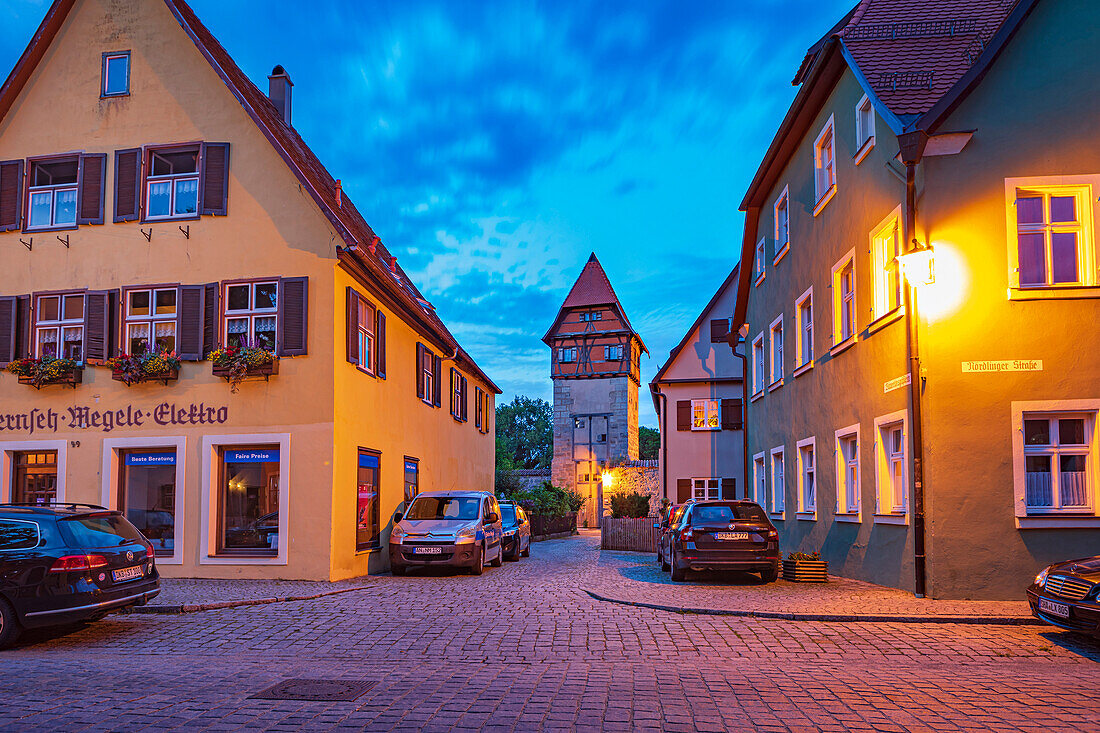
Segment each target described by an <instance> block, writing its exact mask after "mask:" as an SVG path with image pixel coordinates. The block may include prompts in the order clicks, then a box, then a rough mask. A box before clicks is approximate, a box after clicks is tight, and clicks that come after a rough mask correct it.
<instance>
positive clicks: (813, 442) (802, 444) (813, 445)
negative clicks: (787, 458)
mask: <svg viewBox="0 0 1100 733" xmlns="http://www.w3.org/2000/svg"><path fill="white" fill-rule="evenodd" d="M807 452H809V455H810V464H809V466H808V467H807V465H806V453H807ZM795 455H796V456H797V459H798V497H797V499H798V511H797V516H798V518H799V519H814V520H816V519H817V490H818V487H819V482H818V480H817V475H818V474H817V464H818V458H817V438H816V437H814V436H811V437H809V438H803V439H802V440H800V441H798V442H797V443H795ZM807 476H808V477H809V485H810V488H811V489H812V490H813V501H812V502H810V501H807V498H808V497H807V496H806V487H807V481H806V479H807Z"/></svg>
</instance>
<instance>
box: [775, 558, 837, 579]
mask: <svg viewBox="0 0 1100 733" xmlns="http://www.w3.org/2000/svg"><path fill="white" fill-rule="evenodd" d="M828 570H829V563H828V561H826V560H784V561H783V580H789V581H791V582H793V583H827V582H829V574H828Z"/></svg>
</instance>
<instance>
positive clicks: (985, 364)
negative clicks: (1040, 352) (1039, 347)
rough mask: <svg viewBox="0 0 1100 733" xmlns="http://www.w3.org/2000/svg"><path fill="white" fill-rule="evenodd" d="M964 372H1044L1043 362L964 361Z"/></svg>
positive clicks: (1026, 360) (1029, 360)
mask: <svg viewBox="0 0 1100 733" xmlns="http://www.w3.org/2000/svg"><path fill="white" fill-rule="evenodd" d="M962 370H963V371H964V372H1041V371H1043V360H1042V359H1010V360H1005V361H964V362H963V363H962Z"/></svg>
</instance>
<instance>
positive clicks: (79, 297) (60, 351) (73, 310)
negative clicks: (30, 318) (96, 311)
mask: <svg viewBox="0 0 1100 733" xmlns="http://www.w3.org/2000/svg"><path fill="white" fill-rule="evenodd" d="M34 344H35V351H34V353H35V356H37V357H38V358H44V357H53V358H66V359H72V360H74V361H83V360H84V293H59V294H53V295H39V296H38V298H37V302H36V303H35V327H34Z"/></svg>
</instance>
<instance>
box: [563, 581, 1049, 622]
mask: <svg viewBox="0 0 1100 733" xmlns="http://www.w3.org/2000/svg"><path fill="white" fill-rule="evenodd" d="M584 592H585V593H587V594H588V595H589V596H591V597H592V598H595V599H596V600H597V601H603V602H605V603H617V604H619V605H621V606H634V607H636V608H651V609H654V610H656V611H668V612H670V613H679V614H698V615H701V616H739V617H743V618H768V619H782V620H784V621H843V622H867V623H893V624H975V625H987V626H1045V625H1046V624H1044V623H1043V622H1042V621H1040V620H1039V619H1037V618H1034V617H1033V616H961V615H959V616H952V615H942V614H941V615H932V616H906V615H901V614H898V615H891V614H863V613H793V612H784V611H747V610H737V609H721V608H689V607H685V606H666V605H662V604H660V603H644V602H642V601H624V600H622V599H619V598H609V597H607V596H601V595H600V594H598V593H595V592H593V591H590V590H588V589H587V588H585V589H584Z"/></svg>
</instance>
